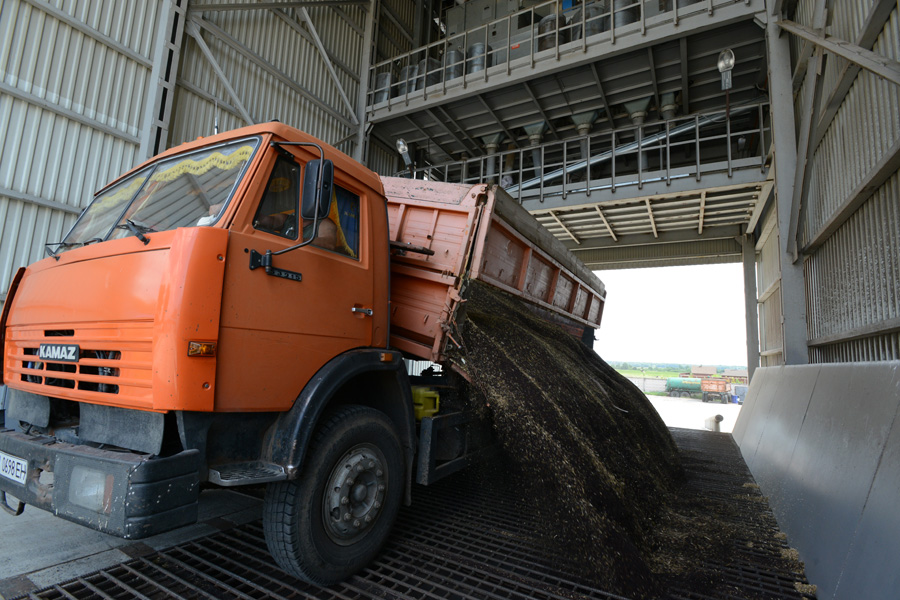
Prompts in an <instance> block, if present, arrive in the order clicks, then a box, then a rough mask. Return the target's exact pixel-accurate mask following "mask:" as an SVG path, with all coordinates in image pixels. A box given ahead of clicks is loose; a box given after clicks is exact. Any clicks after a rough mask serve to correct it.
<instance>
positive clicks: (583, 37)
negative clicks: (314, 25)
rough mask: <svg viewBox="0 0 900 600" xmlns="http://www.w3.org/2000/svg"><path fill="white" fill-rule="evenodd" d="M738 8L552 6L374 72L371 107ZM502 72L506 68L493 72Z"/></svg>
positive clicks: (610, 3) (702, 3) (719, 2)
mask: <svg viewBox="0 0 900 600" xmlns="http://www.w3.org/2000/svg"><path fill="white" fill-rule="evenodd" d="M745 3H747V4H749V3H750V0H745ZM732 4H734V0H599V1H595V2H591V3H589V4H587V5H585V6H584V10H582V7H581V6H578V7H574V8H568V9H565V8H563V2H562V0H549V1H548V2H544V3H541V4H537V5H535V6H532V7H530V8H527V9H523V10H520V11H517V12H514V13H510V14H508V15H506V16H504V17H501V18H499V19H496V20H494V21H490V22H489V23H487V24H485V25H481V26H479V27H476V28H474V29H469V30H466V31H464V32H462V33H459V34H454V35H449V36H447V37H446V38H444V39H442V40H440V41H437V42H433V43H431V44H428V45H426V46H422V47H419V48H416V49H413V50H411V51H409V52H407V53H405V54H400V55H398V56H395V57H393V58H391V59H389V60H385V61H382V62H379V63H377V64H375V65H373V66H372V67H370V71H369V82H368V88H367V89H368V93H367V100H366V106H367V107H369V108H374V107H376V106H377V105H381V104H384V105H385V106H387V107H388V108H390V106H392V105H393V104H395V103H403V104H406V103H408V102H409V101H410V99H413V98H422V99H427V98H428V96H429V94H430V93H431V94H434V93H437V92H441V93H443V92H446V90H447V88H448V87H451V86H453V87H455V86H462V87H463V88H465V87H466V85H467V84H468V83H470V82H473V81H477V80H484V81H487V80H488V78H489V77H490V76H491V75H492V74H498V73H499V74H506V75H509V74H510V73H511V72H512V71H513V70H514V69H520V68H523V67H524V68H533V67H534V66H535V63H536V62H537V61H539V60H545V59H548V58H555V59H556V60H559V58H560V56H561V55H562V54H568V53H573V52H582V53H583V52H587V49H588V44H589V43H590V44H591V45H594V44H597V43H602V42H609V43H611V44H615V43H616V39H617V37H619V36H621V35H624V34H627V33H630V32H640V33H641V34H642V35H643V34H644V33H646V31H647V28H648V27H655V26H658V25H663V24H671V25H674V26H678V24H679V21H680V19H681V18H683V17H685V16H687V15H690V14H696V13H704V12H705V13H708V14H709V15H712V14H713V13H714V10H715V8H716V7H718V6H727V5H732ZM499 66H505V68H504V69H498V68H495V67H499Z"/></svg>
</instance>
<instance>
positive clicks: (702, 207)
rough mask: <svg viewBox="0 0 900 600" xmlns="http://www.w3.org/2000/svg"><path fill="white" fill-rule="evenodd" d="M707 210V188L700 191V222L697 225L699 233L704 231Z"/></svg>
mask: <svg viewBox="0 0 900 600" xmlns="http://www.w3.org/2000/svg"><path fill="white" fill-rule="evenodd" d="M705 210H706V190H703V191H702V192H700V224H699V225H698V226H697V233H703V217H704V214H703V213H704V211H705Z"/></svg>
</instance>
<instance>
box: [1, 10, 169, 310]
mask: <svg viewBox="0 0 900 600" xmlns="http://www.w3.org/2000/svg"><path fill="white" fill-rule="evenodd" d="M159 12H160V11H159V2H158V1H157V0H129V1H128V2H121V1H117V0H78V1H71V0H69V1H63V0H55V1H54V2H44V1H43V0H2V2H0V140H2V145H0V224H2V225H0V299H3V298H5V295H6V290H7V288H8V287H9V283H10V279H11V277H12V275H13V274H14V273H15V271H16V269H17V268H18V267H21V266H24V265H26V264H28V263H30V262H33V261H35V260H37V259H39V258H41V257H42V256H43V255H44V244H45V243H47V242H54V241H59V240H61V239H62V237H63V235H64V234H65V233H66V231H67V230H68V228H69V227H70V226H71V225H72V223H73V222H74V220H75V218H76V217H77V216H78V214H79V213H80V212H81V210H82V209H83V208H84V206H85V205H86V203H87V202H88V201H89V200H90V198H91V195H92V194H93V192H94V191H95V190H96V189H97V188H99V187H101V186H102V185H104V184H105V183H106V182H107V181H109V180H110V179H112V178H113V177H115V176H117V175H118V174H120V173H121V172H123V171H125V170H127V169H129V168H131V167H132V166H133V165H134V164H135V163H136V162H139V161H140V157H139V156H138V154H139V147H140V139H139V138H140V134H141V131H140V130H141V127H142V124H143V121H144V112H145V110H146V109H147V106H146V101H145V99H146V97H147V91H148V87H149V77H150V71H151V59H150V57H151V56H152V50H153V48H152V47H151V46H152V44H153V41H154V40H155V35H154V32H155V30H156V28H157V26H158V23H157V21H158V19H159Z"/></svg>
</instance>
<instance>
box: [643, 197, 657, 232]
mask: <svg viewBox="0 0 900 600" xmlns="http://www.w3.org/2000/svg"><path fill="white" fill-rule="evenodd" d="M644 203H646V205H647V216H649V217H650V227H652V228H653V237H655V238H658V237H659V232H658V231H657V230H656V219H654V218H653V208H652V207H651V206H650V199H649V198H645V199H644Z"/></svg>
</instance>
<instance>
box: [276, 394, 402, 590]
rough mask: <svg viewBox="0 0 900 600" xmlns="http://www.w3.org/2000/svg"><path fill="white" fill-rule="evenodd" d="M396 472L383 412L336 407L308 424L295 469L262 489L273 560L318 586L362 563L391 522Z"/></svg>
mask: <svg viewBox="0 0 900 600" xmlns="http://www.w3.org/2000/svg"><path fill="white" fill-rule="evenodd" d="M403 473H404V459H403V451H402V448H401V444H400V438H399V436H398V435H397V432H396V431H395V429H394V427H393V425H392V424H391V422H390V420H389V419H388V418H387V416H385V415H384V413H382V412H380V411H377V410H375V409H372V408H368V407H365V406H356V405H352V406H344V407H341V408H339V409H338V410H337V411H336V412H334V413H333V414H332V415H331V416H330V417H329V418H327V420H326V421H325V422H324V424H322V425H320V427H319V429H318V430H317V431H316V434H315V435H314V437H313V440H312V443H311V444H310V448H309V451H308V452H307V455H306V460H305V464H304V465H303V471H302V473H301V474H300V476H299V477H298V478H297V479H296V480H293V481H283V482H279V483H274V484H269V486H268V488H267V489H266V496H265V501H264V505H263V529H264V532H265V538H266V545H267V546H268V548H269V552H271V554H272V557H273V558H274V559H275V562H276V563H278V565H279V566H280V567H281V568H282V569H284V570H285V571H287V572H288V573H290V574H292V575H295V576H297V577H299V578H300V579H303V580H305V581H308V582H310V583H314V584H318V585H332V584H335V583H338V582H340V581H343V580H344V579H346V578H348V577H350V576H351V575H353V574H354V573H356V572H357V571H359V570H360V569H362V568H363V567H365V566H366V565H367V564H368V563H369V562H370V561H371V560H372V559H373V558H375V556H376V555H377V554H378V552H379V551H380V550H381V547H382V546H383V545H384V542H385V541H386V540H387V537H388V535H389V534H390V531H391V527H393V524H394V520H395V519H396V517H397V511H398V510H399V509H400V503H401V501H402V499H403ZM366 519H368V521H367V520H366Z"/></svg>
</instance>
